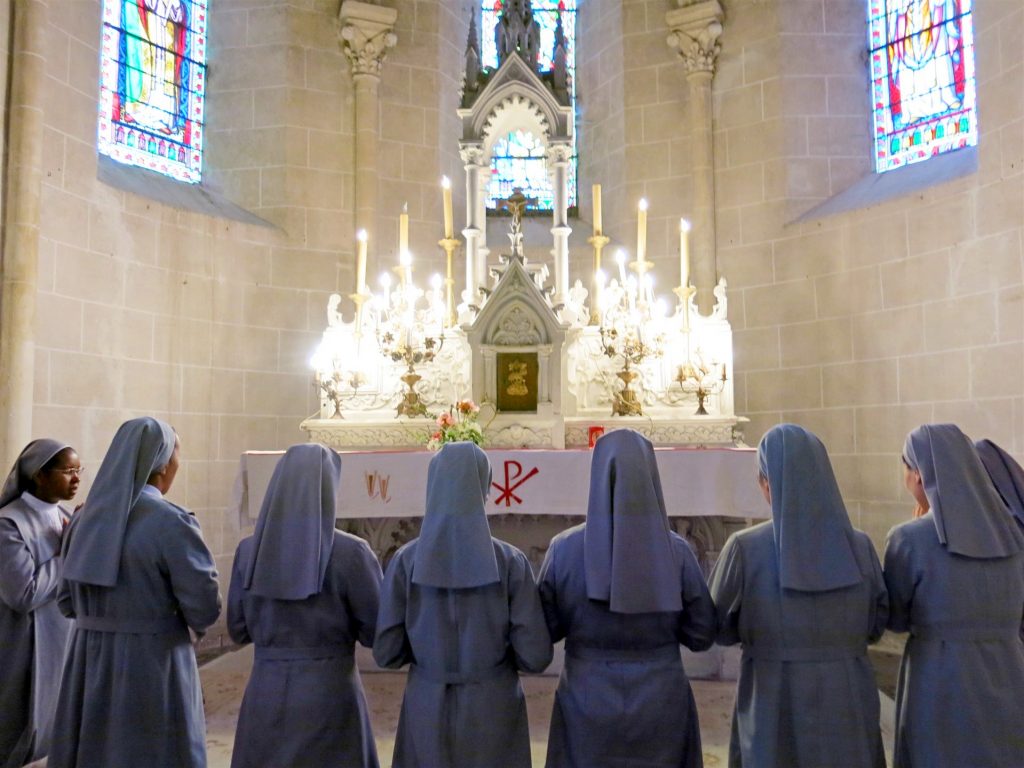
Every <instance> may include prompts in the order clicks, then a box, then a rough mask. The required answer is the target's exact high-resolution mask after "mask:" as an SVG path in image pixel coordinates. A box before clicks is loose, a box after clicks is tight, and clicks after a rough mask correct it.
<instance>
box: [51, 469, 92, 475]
mask: <svg viewBox="0 0 1024 768" xmlns="http://www.w3.org/2000/svg"><path fill="white" fill-rule="evenodd" d="M53 471H54V472H57V473H59V474H62V475H64V477H81V476H82V475H84V474H85V467H68V468H67V469H54V470H53Z"/></svg>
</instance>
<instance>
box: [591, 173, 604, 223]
mask: <svg viewBox="0 0 1024 768" xmlns="http://www.w3.org/2000/svg"><path fill="white" fill-rule="evenodd" d="M592 193H593V197H594V234H595V235H600V234H601V231H602V230H601V185H600V184H595V185H594V186H593V188H592Z"/></svg>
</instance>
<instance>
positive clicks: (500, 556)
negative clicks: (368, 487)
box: [373, 442, 552, 768]
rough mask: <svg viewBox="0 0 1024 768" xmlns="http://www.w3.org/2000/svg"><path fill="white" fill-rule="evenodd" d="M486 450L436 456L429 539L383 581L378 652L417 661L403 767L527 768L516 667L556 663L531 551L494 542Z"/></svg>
mask: <svg viewBox="0 0 1024 768" xmlns="http://www.w3.org/2000/svg"><path fill="white" fill-rule="evenodd" d="M490 480H491V469H490V464H489V463H488V461H487V455H486V454H485V453H484V452H483V451H481V450H480V449H479V448H477V447H476V446H475V445H473V444H472V443H468V442H467V443H449V444H447V445H445V446H444V447H443V448H442V449H441V451H440V453H438V454H437V455H436V456H435V457H434V458H433V459H432V460H431V462H430V467H429V469H428V471H427V505H426V512H425V515H424V519H423V528H422V531H421V533H420V537H419V538H418V539H415V540H413V541H411V542H409V543H408V544H406V545H405V546H404V547H402V548H401V549H399V550H398V552H396V553H395V556H394V558H393V559H392V560H391V562H390V563H389V564H388V568H387V572H386V574H385V576H384V592H383V595H382V597H381V604H380V616H379V617H378V619H377V638H376V640H375V641H374V644H373V656H374V658H375V659H376V660H377V663H378V664H380V665H381V666H382V667H391V668H397V667H401V666H402V665H403V664H408V663H411V664H412V667H411V668H410V670H409V679H408V682H407V683H406V687H405V698H404V700H403V701H402V712H401V715H400V718H399V721H398V733H397V734H396V735H395V754H394V763H393V765H394V766H395V768H411V767H412V766H422V768H499V766H500V768H529V766H530V734H529V730H528V726H527V719H526V699H525V698H524V696H523V690H522V687H521V686H520V684H519V671H520V670H522V671H525V672H540V671H541V670H543V669H544V668H545V667H546V666H547V665H548V664H549V663H550V662H551V654H552V648H551V640H550V638H549V637H548V631H547V627H545V626H544V614H543V612H542V610H541V606H540V599H539V598H538V596H537V587H536V583H535V582H534V579H533V572H532V571H531V570H530V563H529V561H528V560H527V559H526V555H524V554H523V553H522V552H520V551H519V550H518V549H516V548H515V547H513V546H511V545H510V544H506V543H505V542H503V541H499V540H498V539H494V538H492V537H491V533H490V528H489V526H488V524H487V517H486V515H485V514H484V500H485V499H486V497H487V491H488V488H489V486H490Z"/></svg>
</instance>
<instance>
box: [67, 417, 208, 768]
mask: <svg viewBox="0 0 1024 768" xmlns="http://www.w3.org/2000/svg"><path fill="white" fill-rule="evenodd" d="M180 449H181V446H180V442H179V440H178V436H177V435H176V434H175V432H174V430H173V429H172V428H171V427H170V425H168V424H166V423H164V422H162V421H158V420H157V419H153V418H149V417H146V418H139V419H132V420H131V421H127V422H125V423H124V424H122V425H121V427H120V428H119V429H118V430H117V434H116V435H114V439H113V442H112V443H111V444H110V448H109V449H108V450H107V454H106V457H105V458H104V459H103V464H102V465H101V466H100V469H99V472H98V473H97V474H96V480H95V482H94V483H93V486H92V489H91V490H90V491H89V495H88V497H87V498H86V500H85V506H84V507H83V508H82V509H81V511H79V512H78V513H77V514H76V515H75V517H74V519H73V521H72V522H71V524H70V525H69V526H68V530H67V533H66V534H65V536H64V573H63V581H62V583H61V587H60V590H59V592H58V596H57V602H58V605H59V606H60V608H61V611H62V612H63V613H64V615H65V616H68V617H70V618H73V619H75V623H74V628H73V629H72V632H71V638H70V641H69V644H68V651H67V657H66V660H65V662H64V672H63V676H62V678H61V690H60V696H59V698H58V702H57V710H56V714H55V716H54V725H53V733H54V736H53V741H52V746H51V748H50V757H49V766H50V768H74V767H75V766H80V767H81V768H96V767H97V766H109V767H110V768H113V766H146V768H205V766H206V720H205V718H204V714H203V699H202V691H201V690H200V687H199V671H198V669H197V668H196V657H195V653H194V652H193V649H192V640H191V637H190V635H189V630H190V629H191V630H192V631H193V632H195V633H196V634H197V635H202V633H203V632H205V631H206V629H207V628H208V627H209V626H210V625H212V624H213V623H214V622H215V621H216V620H217V616H218V615H219V613H220V594H219V592H218V588H217V570H216V567H215V566H214V561H213V556H212V555H211V554H210V550H209V549H208V548H207V546H206V544H205V543H204V541H203V537H202V533H201V532H200V530H199V523H198V522H197V521H196V519H195V518H194V517H193V516H192V515H191V514H189V513H188V511H187V510H185V509H182V508H181V507H179V506H177V505H176V504H172V503H171V502H169V501H168V500H167V499H166V498H164V496H165V494H167V493H168V491H170V489H171V486H172V485H173V483H174V479H175V477H176V475H177V472H178V466H179V462H180Z"/></svg>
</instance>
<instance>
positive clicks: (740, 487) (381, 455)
mask: <svg viewBox="0 0 1024 768" xmlns="http://www.w3.org/2000/svg"><path fill="white" fill-rule="evenodd" d="M283 455H284V451H247V452H246V453H243V454H242V456H241V460H240V461H239V467H238V474H237V477H236V480H235V492H234V497H235V498H234V503H235V506H236V508H237V509H238V512H239V516H240V519H241V520H242V521H245V520H249V521H253V520H255V519H256V518H257V517H258V516H259V512H260V505H261V504H262V503H263V496H264V494H266V491H267V485H268V483H269V482H270V476H271V474H273V472H274V467H275V466H276V465H277V461H278V459H280V457H281V456H283ZM433 455H434V454H433V453H430V452H429V451H351V452H349V451H342V452H341V483H340V485H339V491H338V499H337V517H338V518H350V519H351V518H380V517H422V516H423V503H424V498H425V494H426V489H427V465H428V464H429V463H430V459H431V457H432V456H433ZM655 455H656V457H657V460H658V469H659V471H660V473H661V484H662V488H663V490H664V494H665V507H666V509H667V511H668V514H669V516H671V517H701V516H708V515H719V516H722V517H740V518H757V519H764V518H767V517H768V516H769V515H770V513H771V509H770V507H769V506H768V505H767V504H766V503H765V501H764V497H763V496H762V495H761V489H760V488H759V487H758V484H757V451H756V450H755V449H753V448H657V449H655ZM487 456H488V458H489V459H490V460H491V467H492V473H493V476H492V484H491V493H490V496H489V497H488V499H487V506H486V509H487V513H488V514H520V515H579V516H583V515H586V513H587V494H588V493H589V490H590V457H591V451H590V450H587V449H580V450H488V451H487Z"/></svg>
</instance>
